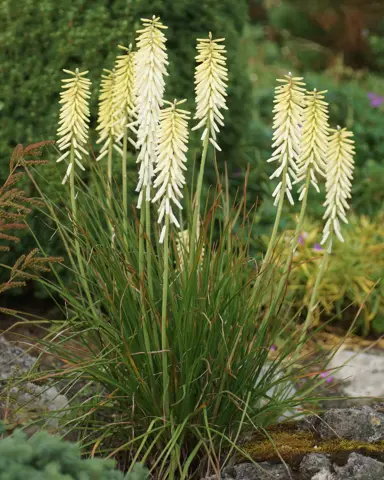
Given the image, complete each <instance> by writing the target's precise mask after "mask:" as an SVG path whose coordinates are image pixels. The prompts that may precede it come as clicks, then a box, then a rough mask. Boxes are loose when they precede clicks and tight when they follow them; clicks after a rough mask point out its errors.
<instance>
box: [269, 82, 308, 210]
mask: <svg viewBox="0 0 384 480" xmlns="http://www.w3.org/2000/svg"><path fill="white" fill-rule="evenodd" d="M302 80H303V78H302V77H292V74H291V73H289V74H288V75H285V77H284V78H282V79H277V82H279V83H280V84H281V85H278V86H277V87H276V88H275V99H274V103H275V106H274V108H273V112H274V117H273V125H272V128H273V131H274V133H273V137H272V140H273V144H272V148H273V149H274V151H273V153H272V156H271V158H270V159H269V160H267V162H277V163H278V167H277V168H276V170H275V171H274V173H273V174H272V175H271V176H270V177H269V178H270V179H273V178H281V179H280V181H279V183H278V184H277V186H276V188H275V190H274V192H273V193H272V197H273V198H274V199H275V200H274V205H275V206H276V205H277V204H278V202H279V199H280V196H281V194H283V195H284V194H285V195H286V196H287V198H288V200H289V202H290V203H291V204H292V205H293V204H294V202H293V198H292V194H291V190H292V183H293V182H294V181H296V172H297V162H298V161H299V159H300V157H299V155H300V140H301V128H302V122H303V110H304V96H305V88H304V86H305V83H304V82H302Z"/></svg>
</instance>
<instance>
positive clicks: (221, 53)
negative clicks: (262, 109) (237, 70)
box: [192, 33, 228, 151]
mask: <svg viewBox="0 0 384 480" xmlns="http://www.w3.org/2000/svg"><path fill="white" fill-rule="evenodd" d="M224 40H225V39H224V38H218V39H215V40H213V39H212V34H211V33H209V37H208V38H198V39H197V42H198V44H197V47H196V48H197V51H198V55H197V56H196V62H197V66H196V70H195V94H196V114H195V116H194V119H195V120H198V124H197V125H195V126H194V127H193V128H192V130H198V129H200V128H203V127H204V131H203V134H202V137H201V139H202V140H203V141H204V139H205V137H206V135H208V137H209V141H210V143H211V144H212V145H213V146H214V147H215V148H216V150H219V151H221V148H220V147H219V145H218V143H217V133H219V131H220V127H223V126H224V116H223V114H222V113H221V111H220V110H227V109H228V108H227V105H226V96H227V91H226V90H227V84H228V70H227V66H226V56H225V54H226V50H225V46H224V45H222V42H223V41H224Z"/></svg>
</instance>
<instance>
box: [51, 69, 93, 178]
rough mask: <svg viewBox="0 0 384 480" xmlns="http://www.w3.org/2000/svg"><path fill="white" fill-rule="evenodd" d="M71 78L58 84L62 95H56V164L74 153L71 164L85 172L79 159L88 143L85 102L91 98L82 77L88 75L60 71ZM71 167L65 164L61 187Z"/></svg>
mask: <svg viewBox="0 0 384 480" xmlns="http://www.w3.org/2000/svg"><path fill="white" fill-rule="evenodd" d="M63 71H64V72H65V73H67V74H68V75H71V78H66V79H64V80H62V82H63V85H62V88H63V90H64V91H63V92H61V93H60V97H61V99H60V102H59V103H61V104H62V106H61V108H60V120H59V128H58V130H57V135H58V136H59V137H60V139H59V140H58V142H57V146H58V148H59V150H61V151H62V152H64V153H63V154H62V155H61V157H60V158H58V159H57V162H61V161H62V160H64V159H65V158H67V157H68V156H69V155H70V153H71V151H72V150H73V152H74V161H75V163H76V164H77V165H78V166H79V168H80V169H81V170H85V168H84V167H83V165H82V163H81V160H82V157H83V155H88V152H87V150H86V149H85V146H86V145H87V141H88V129H89V116H90V113H89V106H88V98H89V97H90V96H91V95H90V93H89V89H90V86H91V82H90V80H88V78H86V77H85V75H87V73H88V72H79V70H78V69H76V71H75V72H72V71H70V70H63ZM72 168H73V167H72V163H69V165H68V168H67V172H66V174H65V177H64V180H63V182H62V183H63V184H64V183H65V182H66V181H67V180H68V178H69V175H70V173H71V170H72Z"/></svg>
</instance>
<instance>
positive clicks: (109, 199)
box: [107, 135, 113, 234]
mask: <svg viewBox="0 0 384 480" xmlns="http://www.w3.org/2000/svg"><path fill="white" fill-rule="evenodd" d="M112 159H113V138H112V135H110V136H109V143H108V185H107V187H108V190H107V205H108V208H109V212H108V218H109V220H110V219H111V218H112ZM109 227H110V229H111V233H112V234H113V226H112V224H111V222H110V221H109Z"/></svg>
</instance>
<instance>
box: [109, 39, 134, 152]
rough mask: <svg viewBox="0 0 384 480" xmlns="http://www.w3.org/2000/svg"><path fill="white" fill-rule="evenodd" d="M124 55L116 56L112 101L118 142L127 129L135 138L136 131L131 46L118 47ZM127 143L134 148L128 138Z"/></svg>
mask: <svg viewBox="0 0 384 480" xmlns="http://www.w3.org/2000/svg"><path fill="white" fill-rule="evenodd" d="M119 48H120V49H122V50H123V51H124V54H122V55H119V56H117V58H116V62H115V71H116V76H115V85H114V101H115V116H116V121H117V125H116V129H117V132H118V137H117V140H118V141H120V140H121V138H122V137H123V135H124V129H125V128H127V127H128V128H129V129H130V130H131V131H132V132H133V133H134V134H135V136H136V135H137V130H136V128H135V126H136V123H137V113H136V106H135V52H133V51H132V45H129V47H128V48H126V47H124V46H122V45H119ZM128 140H129V142H130V143H131V144H132V145H133V146H134V147H135V148H136V142H135V141H134V140H133V139H132V138H129V137H128Z"/></svg>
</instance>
